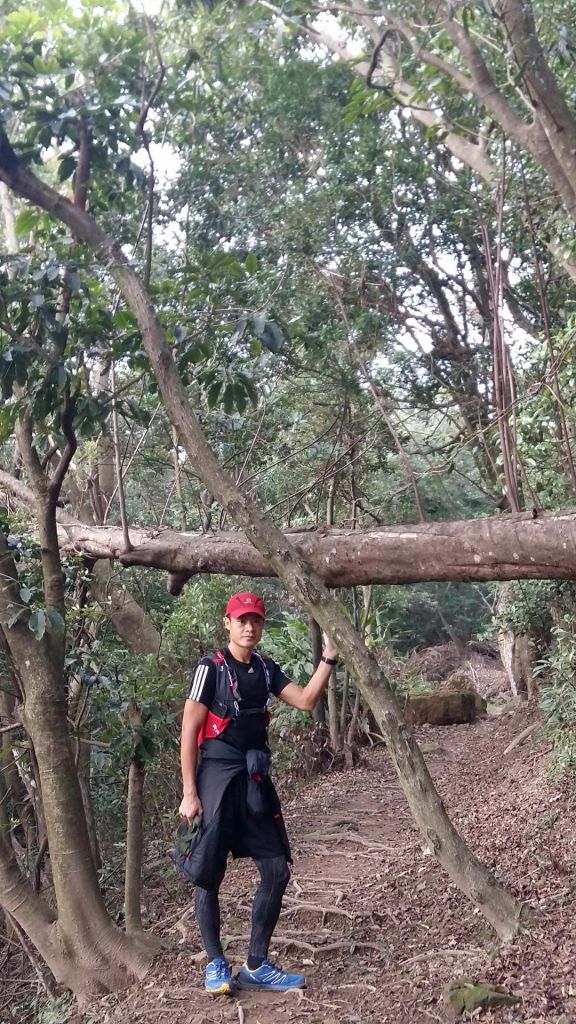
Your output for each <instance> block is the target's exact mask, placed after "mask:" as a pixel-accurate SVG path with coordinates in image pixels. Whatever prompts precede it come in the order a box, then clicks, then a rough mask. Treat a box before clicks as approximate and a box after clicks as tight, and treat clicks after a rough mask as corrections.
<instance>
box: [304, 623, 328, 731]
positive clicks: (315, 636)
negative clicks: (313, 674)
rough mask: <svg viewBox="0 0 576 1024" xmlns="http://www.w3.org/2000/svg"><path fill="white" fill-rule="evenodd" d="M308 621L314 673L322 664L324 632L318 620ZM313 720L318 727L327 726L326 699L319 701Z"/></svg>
mask: <svg viewBox="0 0 576 1024" xmlns="http://www.w3.org/2000/svg"><path fill="white" fill-rule="evenodd" d="M308 621H309V623H310V647H311V655H312V667H313V669H314V671H316V669H317V668H318V665H319V664H320V658H321V657H322V630H321V629H320V626H319V625H318V623H317V622H316V619H314V618H312V617H310V618H309V620H308ZM312 718H313V719H314V721H315V722H316V724H317V725H325V724H326V703H325V701H324V697H321V698H320V700H319V701H318V703H317V705H316V707H315V708H314V710H313V712H312Z"/></svg>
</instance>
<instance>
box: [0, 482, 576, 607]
mask: <svg viewBox="0 0 576 1024" xmlns="http://www.w3.org/2000/svg"><path fill="white" fill-rule="evenodd" d="M1 480H2V475H1V474H0V483H1ZM65 519H66V516H65V514H61V515H60V516H59V521H60V525H61V529H62V532H63V533H64V534H65V536H66V538H67V541H65V542H64V543H63V545H62V548H63V550H64V551H65V550H71V549H74V550H76V551H78V550H81V551H84V552H85V553H86V554H87V555H91V556H92V557H95V558H109V559H110V558H118V559H119V560H120V561H121V562H122V564H123V565H144V566H150V567H153V568H156V569H164V570H166V572H169V573H181V574H184V575H185V576H192V575H195V574H198V573H224V574H225V575H236V574H238V575H245V576H253V577H265V576H273V575H276V573H275V570H274V568H273V567H271V566H270V565H269V564H268V563H267V561H266V559H265V558H264V557H263V556H262V555H261V554H260V553H259V552H258V551H257V550H255V549H254V547H253V546H252V545H251V544H250V543H249V542H248V540H247V539H246V537H245V536H244V535H243V534H242V533H234V532H230V531H229V532H219V533H214V534H203V533H177V532H175V531H172V530H165V531H163V532H162V533H158V531H155V530H142V529H140V530H139V529H133V528H131V530H130V536H131V538H132V543H133V545H134V549H133V550H132V551H130V552H129V553H124V552H123V550H122V532H121V530H119V529H118V528H116V527H110V528H106V529H92V528H90V527H86V526H84V525H82V524H79V523H73V522H70V520H68V522H67V523H66V522H65ZM575 526H576V513H575V512H558V513H542V512H537V513H536V515H535V513H534V512H526V513H518V514H507V515H501V516H494V517H492V516H491V517H486V518H483V519H467V520H454V521H453V522H445V523H419V524H407V525H404V526H383V527H378V528H376V529H373V528H368V529H363V530H342V529H331V530H327V529H324V528H320V529H318V530H304V531H301V532H300V531H294V532H291V533H287V534H285V540H286V542H289V543H290V545H291V546H292V547H293V548H294V549H295V550H296V551H297V552H298V553H299V554H300V555H301V556H302V557H303V558H305V559H306V561H307V563H308V564H309V565H310V566H311V567H312V568H313V569H314V571H315V572H316V573H317V575H318V576H319V577H320V579H321V580H322V581H323V582H324V583H325V584H326V586H329V587H351V586H358V585H361V586H366V585H368V584H372V583H383V584H392V583H394V584H406V583H422V582H428V581H440V582H442V581H445V582H453V583H466V582H475V583H481V582H486V581H490V580H519V579H525V580H528V579H573V578H574V576H575V575H576V531H575Z"/></svg>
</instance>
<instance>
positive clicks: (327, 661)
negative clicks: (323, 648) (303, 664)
mask: <svg viewBox="0 0 576 1024" xmlns="http://www.w3.org/2000/svg"><path fill="white" fill-rule="evenodd" d="M320 661H323V662H324V664H325V665H337V664H338V658H325V657H324V655H322V657H321V658H320Z"/></svg>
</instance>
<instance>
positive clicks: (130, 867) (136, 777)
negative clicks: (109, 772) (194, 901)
mask: <svg viewBox="0 0 576 1024" xmlns="http://www.w3.org/2000/svg"><path fill="white" fill-rule="evenodd" d="M145 778H146V770H145V768H144V765H143V764H142V763H141V762H140V761H137V760H133V761H131V763H130V769H129V771H128V808H127V810H128V813H127V823H126V873H125V878H124V915H125V920H126V931H127V932H140V931H142V911H141V906H140V896H141V890H142V851H143V818H144V780H145Z"/></svg>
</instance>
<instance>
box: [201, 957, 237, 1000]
mask: <svg viewBox="0 0 576 1024" xmlns="http://www.w3.org/2000/svg"><path fill="white" fill-rule="evenodd" d="M204 988H205V989H206V991H207V992H210V994H211V995H213V996H226V995H228V996H231V995H232V992H233V988H234V983H233V981H232V968H231V967H230V964H229V963H228V961H227V960H225V959H224V957H223V956H217V957H214V960H211V961H210V963H209V964H206V980H205V983H204Z"/></svg>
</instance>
